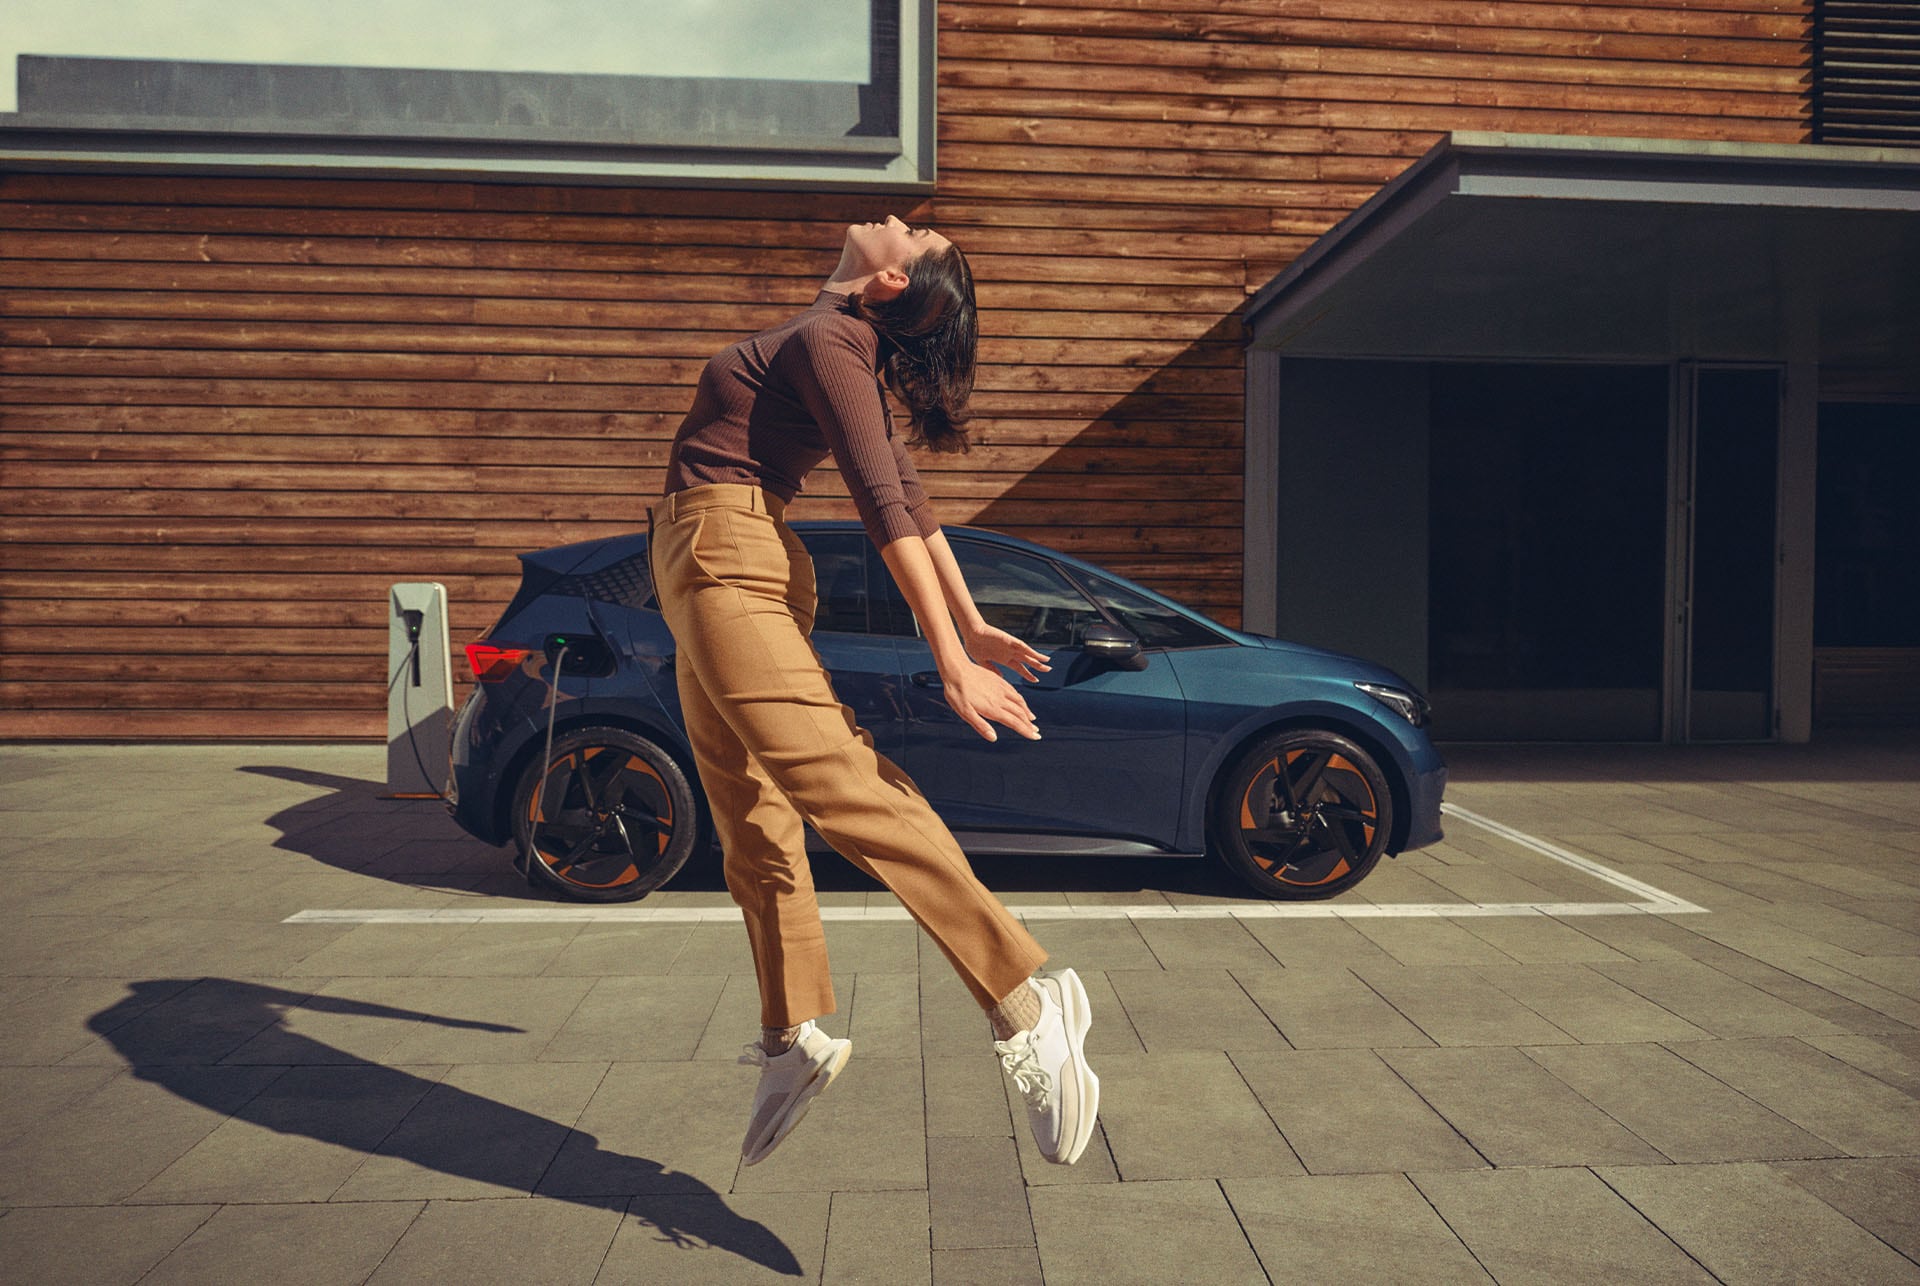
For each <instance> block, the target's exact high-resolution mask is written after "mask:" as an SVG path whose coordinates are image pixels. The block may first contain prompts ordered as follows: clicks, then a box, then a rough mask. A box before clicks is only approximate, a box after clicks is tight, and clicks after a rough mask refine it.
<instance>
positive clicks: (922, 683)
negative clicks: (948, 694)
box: [913, 670, 946, 688]
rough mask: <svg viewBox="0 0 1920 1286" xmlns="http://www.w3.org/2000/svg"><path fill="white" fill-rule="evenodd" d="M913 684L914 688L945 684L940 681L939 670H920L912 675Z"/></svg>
mask: <svg viewBox="0 0 1920 1286" xmlns="http://www.w3.org/2000/svg"><path fill="white" fill-rule="evenodd" d="M913 686H914V687H916V688H938V687H944V686H946V685H944V684H943V683H941V682H940V671H938V670H922V671H920V672H919V673H918V674H916V675H914V676H913Z"/></svg>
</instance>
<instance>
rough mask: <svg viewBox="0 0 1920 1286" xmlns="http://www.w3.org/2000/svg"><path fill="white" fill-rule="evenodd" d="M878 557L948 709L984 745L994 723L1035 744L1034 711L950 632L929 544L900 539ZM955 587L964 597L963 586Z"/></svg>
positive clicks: (882, 548) (969, 603)
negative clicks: (928, 655)
mask: <svg viewBox="0 0 1920 1286" xmlns="http://www.w3.org/2000/svg"><path fill="white" fill-rule="evenodd" d="M936 539H939V540H940V542H941V545H942V546H943V547H944V545H945V543H946V541H945V538H944V537H938V536H937V537H936ZM880 557H881V559H882V560H883V561H885V563H886V564H887V570H888V571H889V572H891V573H893V579H894V583H895V584H897V585H899V586H900V592H901V594H903V595H904V596H905V597H906V600H907V606H909V607H911V608H912V609H913V614H914V617H915V618H916V619H918V620H919V622H920V632H921V633H922V634H924V635H925V636H926V640H927V646H928V647H930V648H932V649H933V663H934V665H935V666H936V667H937V668H938V669H939V671H940V682H941V684H942V686H943V687H944V688H945V690H946V698H947V704H948V705H950V706H952V707H953V711H954V713H955V714H957V715H959V716H960V717H961V718H962V719H964V720H965V721H966V722H967V725H968V726H969V727H971V728H972V729H973V730H974V731H975V732H977V733H979V734H980V735H981V736H983V737H985V738H986V739H987V740H988V741H995V740H998V738H997V737H996V736H995V734H994V731H993V726H992V725H993V724H994V723H999V724H1004V725H1006V726H1007V727H1009V728H1012V729H1013V730H1014V731H1015V732H1017V733H1019V734H1020V735H1021V736H1023V737H1025V738H1027V740H1029V741H1038V740H1040V729H1039V728H1038V727H1037V726H1036V725H1035V723H1034V718H1033V711H1032V710H1030V709H1028V708H1027V702H1026V699H1025V698H1024V697H1022V696H1021V695H1020V694H1019V693H1018V692H1016V691H1015V690H1014V687H1013V685H1012V684H1011V683H1008V682H1007V681H1006V680H1005V679H1004V678H1002V677H1001V676H1000V672H999V671H998V670H996V669H994V668H993V667H992V666H988V665H979V664H976V663H975V662H974V660H973V658H972V657H970V656H968V655H967V649H966V648H965V647H964V646H963V645H962V644H961V642H960V636H959V635H958V634H957V633H955V631H954V628H953V618H952V617H951V616H950V615H948V603H947V599H946V597H945V595H944V592H943V591H944V589H945V586H944V584H943V578H942V575H941V573H940V572H939V571H938V570H937V569H936V567H935V563H934V558H933V555H932V553H931V552H930V547H929V542H928V541H926V540H924V539H922V538H921V537H919V536H902V537H900V538H899V539H898V540H890V541H888V542H887V543H886V544H884V545H882V546H880ZM946 558H947V560H948V561H951V560H952V558H953V553H952V551H951V550H948V551H947V553H946ZM953 572H954V575H955V576H956V577H957V576H958V575H959V567H958V565H955V567H954V569H953ZM960 584H961V593H962V594H963V595H964V594H965V591H966V583H965V582H964V581H962V582H961V583H960ZM966 602H967V606H968V607H969V608H972V609H973V615H974V616H975V617H978V616H979V614H980V613H979V609H978V608H974V607H973V600H972V599H971V598H967V600H966ZM982 624H983V625H984V624H985V623H984V622H982ZM988 628H989V629H990V628H991V627H988ZM1016 641H1017V640H1016ZM1022 646H1024V645H1022ZM989 720H991V721H992V722H991V723H990V722H989Z"/></svg>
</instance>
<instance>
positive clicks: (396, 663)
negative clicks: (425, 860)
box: [385, 581, 453, 799]
mask: <svg viewBox="0 0 1920 1286" xmlns="http://www.w3.org/2000/svg"><path fill="white" fill-rule="evenodd" d="M452 656H453V652H452V648H451V647H450V646H449V644H448V640H447V587H446V586H444V585H442V584H440V583H439V582H438V581H403V582H401V583H399V584H397V585H395V586H393V588H392V589H391V590H389V591H388V593H387V792H386V796H385V797H386V798H389V799H438V798H440V797H441V796H442V795H443V794H444V792H445V789H446V776H447V740H448V738H449V737H450V736H451V735H452V732H453V661H452Z"/></svg>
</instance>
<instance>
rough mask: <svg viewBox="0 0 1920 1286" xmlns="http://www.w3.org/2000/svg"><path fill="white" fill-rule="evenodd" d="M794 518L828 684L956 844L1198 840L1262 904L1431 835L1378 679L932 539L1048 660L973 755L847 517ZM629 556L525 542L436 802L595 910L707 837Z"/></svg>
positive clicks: (925, 653) (1320, 888) (1420, 786)
mask: <svg viewBox="0 0 1920 1286" xmlns="http://www.w3.org/2000/svg"><path fill="white" fill-rule="evenodd" d="M794 530H795V532H796V533H797V534H798V535H799V536H800V539H801V540H802V541H804V542H805V543H806V545H807V548H808V549H809V551H810V552H811V553H812V556H813V562H814V568H815V572H816V584H817V590H818V600H819V608H818V612H817V615H816V618H815V622H814V631H813V642H814V645H815V647H816V648H817V649H818V650H819V652H820V655H821V657H822V658H823V659H824V660H825V662H826V664H827V667H828V669H829V670H830V671H831V673H832V676H833V684H834V688H835V690H836V691H837V692H838V693H839V696H840V699H841V700H842V701H843V702H845V703H846V704H847V705H848V706H850V707H852V709H853V711H854V713H855V714H856V716H857V717H858V719H859V721H860V725H861V726H862V727H864V728H866V729H867V730H868V731H870V732H871V733H872V734H873V738H874V743H875V746H876V748H877V749H878V750H879V751H880V752H881V753H882V754H885V755H886V756H888V757H889V758H890V759H892V760H894V761H895V762H896V763H898V764H900V765H901V766H902V767H903V768H905V769H906V770H907V772H908V773H909V774H910V775H911V776H912V777H913V779H914V782H915V783H916V784H917V785H918V786H919V787H920V788H921V790H922V791H924V792H925V793H926V795H927V798H928V800H929V801H930V802H931V803H932V804H933V806H934V808H935V809H936V810H937V811H938V812H939V813H940V815H941V817H942V818H944V819H945V821H946V823H947V825H948V827H949V828H951V829H952V831H953V832H954V834H955V836H956V837H957V838H958V839H959V841H960V843H961V845H962V846H963V847H964V848H965V849H966V850H967V851H968V852H970V853H976V854H977V853H987V852H993V853H1016V854H1035V855H1044V854H1094V855H1098V854H1128V855H1139V854H1166V855H1169V856H1175V855H1182V856H1186V855H1198V854H1202V853H1206V852H1212V853H1214V854H1215V855H1217V856H1218V857H1219V858H1220V860H1222V861H1223V862H1225V863H1226V865H1227V866H1228V867H1229V868H1230V869H1231V870H1233V871H1234V872H1236V873H1237V874H1238V875H1239V876H1240V877H1241V878H1243V879H1244V880H1245V881H1246V882H1247V883H1248V884H1249V885H1251V886H1252V887H1253V888H1254V889H1256V890H1258V891H1259V892H1260V893H1262V894H1264V895H1266V896H1269V897H1276V898H1317V897H1328V896H1331V895H1332V894H1335V893H1338V892H1340V891H1341V890H1343V889H1347V888H1351V887H1352V886H1353V885H1354V884H1356V883H1357V882H1359V881H1360V880H1361V879H1363V878H1364V877H1365V876H1366V874H1367V872H1369V871H1370V870H1372V869H1373V867H1374V865H1375V864H1376V863H1377V862H1378V861H1379V859H1380V856H1381V854H1382V853H1387V854H1396V853H1401V852H1404V851H1406V850H1408V849H1414V848H1419V847H1421V846H1423V845H1427V844H1432V843H1434V842H1435V841H1437V840H1438V839H1440V797H1441V793H1442V791H1443V789H1444V788H1445V785H1446V778H1447V771H1446V768H1445V766H1444V765H1443V763H1442V762H1441V758H1440V755H1439V754H1438V753H1437V752H1436V751H1435V750H1434V748H1433V744H1432V742H1431V741H1429V740H1428V738H1427V734H1426V732H1425V728H1426V724H1427V717H1428V707H1427V702H1426V700H1425V698H1424V697H1423V696H1422V695H1421V694H1420V693H1419V692H1417V691H1415V690H1414V689H1413V687H1412V686H1411V685H1410V684H1408V683H1407V682H1406V681H1405V680H1403V679H1401V678H1400V677H1399V676H1398V675H1396V674H1394V673H1393V672H1392V671H1391V670H1387V669H1384V668H1382V667H1381V666H1378V665H1374V664H1371V663H1369V662H1367V661H1362V660H1358V659H1356V658H1354V657H1349V656H1341V655H1338V654H1336V653H1332V652H1326V651H1322V650H1320V649H1317V648H1311V647H1304V646H1301V645H1299V644H1294V643H1287V642H1284V641H1282V640H1280V639H1273V638H1265V637H1262V636H1260V635H1256V634H1247V633H1244V632H1242V631H1239V630H1234V629H1229V628H1228V627H1226V626H1224V625H1221V624H1219V623H1217V622H1215V621H1212V620H1210V619H1208V618H1207V617H1205V616H1203V615H1201V614H1200V613H1198V612H1195V611H1193V610H1192V609H1190V608H1186V607H1183V606H1181V605H1180V604H1179V603H1176V602H1174V601H1173V600H1171V599H1168V598H1166V597H1164V596H1162V595H1159V594H1156V593H1153V592H1152V591H1150V590H1147V589H1144V588H1142V587H1140V586H1138V585H1135V584H1132V583H1131V582H1129V581H1126V580H1124V579H1122V578H1121V577H1119V576H1115V575H1113V574H1112V573H1110V572H1107V571H1103V570H1101V569H1100V568H1099V567H1097V566H1094V565H1093V564H1091V563H1088V562H1086V561H1084V560H1082V559H1078V558H1074V557H1072V556H1070V555H1067V554H1063V553H1060V552H1059V551H1057V550H1053V549H1048V548H1046V547H1044V546H1041V545H1036V544H1033V543H1030V542H1028V541H1024V540H1019V539H1016V538H1014V537H1011V536H1006V535H1002V534H1000V533H997V532H992V531H985V530H981V529H978V528H970V527H949V528H946V529H945V531H946V535H947V538H948V540H949V542H950V543H951V545H952V547H953V550H954V554H955V556H956V558H957V559H958V561H959V563H960V566H961V569H962V571H963V572H964V573H965V575H966V579H967V585H968V587H969V588H970V589H971V590H972V592H973V595H974V599H975V601H976V602H977V603H978V604H979V605H980V610H981V612H982V614H983V615H985V617H986V618H987V619H988V620H989V621H990V622H992V623H993V624H995V625H998V626H999V627H1001V628H1002V629H1005V630H1007V631H1008V632H1010V633H1012V634H1015V635H1017V636H1019V637H1020V638H1023V639H1025V640H1027V641H1028V642H1029V643H1032V644H1033V645H1034V646H1035V647H1037V648H1039V649H1040V650H1041V651H1042V652H1046V653H1048V654H1049V657H1048V659H1049V663H1050V664H1051V666H1052V669H1051V670H1050V671H1049V672H1048V673H1047V674H1045V675H1044V676H1043V677H1042V679H1041V681H1040V682H1039V683H1037V684H1032V683H1027V682H1025V681H1024V680H1020V679H1017V678H1016V679H1015V680H1014V682H1015V683H1016V685H1017V686H1018V687H1019V689H1020V691H1021V692H1022V694H1023V695H1024V696H1025V697H1026V699H1027V703H1028V704H1029V705H1030V706H1031V707H1032V708H1033V712H1034V714H1035V716H1036V717H1037V719H1038V720H1039V724H1040V728H1041V729H1042V731H1043V733H1044V738H1043V740H1040V741H1027V740H1025V739H1023V738H1020V737H1016V736H1012V735H1003V736H1001V737H1000V739H999V740H998V741H996V742H991V743H990V742H987V741H985V740H983V739H982V738H981V737H980V736H979V735H978V734H977V733H975V732H974V731H973V730H972V729H971V728H969V727H968V726H967V725H966V724H965V723H963V722H962V721H961V720H960V718H959V716H958V715H956V714H954V713H953V711H952V710H951V709H950V708H949V707H948V706H947V703H946V701H945V700H944V699H943V697H942V694H941V689H940V676H939V674H938V672H937V671H936V670H935V668H934V664H933V657H932V653H931V651H930V650H929V649H928V647H927V645H926V644H925V643H924V642H923V641H922V640H921V639H920V637H919V635H918V628H917V626H916V623H915V621H914V617H913V613H912V611H911V610H910V609H909V608H908V606H907V603H906V600H905V599H904V598H903V597H902V596H901V595H900V593H899V590H898V588H897V587H896V586H895V585H894V583H893V578H892V576H890V575H889V574H888V572H887V569H886V564H885V563H884V562H883V561H882V560H881V558H880V556H879V552H878V551H877V550H875V549H874V547H873V544H872V542H871V541H870V540H868V539H867V536H866V533H865V532H864V531H863V530H862V529H861V527H860V525H859V524H858V523H855V522H850V521H846V522H800V523H795V524H794ZM646 546H647V537H646V535H645V533H634V534H631V535H623V536H616V537H612V538H609V539H604V540H595V541H590V542H586V543H583V544H577V545H566V546H562V547H560V548H556V549H548V550H543V551H541V552H538V553H532V554H523V555H521V563H522V565H523V575H522V580H521V584H520V589H519V592H518V593H517V594H516V595H515V596H514V598H513V601H512V602H511V603H509V604H508V605H507V609H506V611H505V612H504V613H503V614H502V616H501V617H500V620H499V623H498V624H496V625H495V626H494V627H493V628H492V629H491V630H489V631H488V632H487V634H486V637H485V638H483V639H480V640H478V641H476V642H473V643H470V644H468V645H467V657H468V660H469V663H470V664H471V666H472V668H473V672H474V678H475V680H476V683H475V686H474V688H473V693H472V695H471V696H470V697H469V698H468V700H467V703H466V705H465V706H464V707H463V708H462V710H461V711H460V715H459V718H458V720H457V722H456V723H455V726H454V731H453V744H452V748H451V759H452V774H451V780H450V782H449V783H448V790H447V796H448V806H449V807H450V808H451V809H452V812H453V816H454V818H455V819H456V820H457V821H458V822H459V824H460V825H461V826H462V827H464V828H465V829H466V830H468V831H470V832H471V833H473V834H474V835H477V836H479V837H480V838H481V839H483V840H486V841H487V842H489V843H493V844H512V845H514V846H516V848H517V849H518V851H519V855H520V856H519V861H520V862H521V863H522V864H523V869H524V870H526V871H527V874H528V878H529V879H530V880H538V881H542V882H544V883H547V884H549V885H551V886H553V887H554V888H557V889H559V890H561V891H562V892H564V893H566V894H569V895H571V896H573V897H577V898H582V899H588V900H594V901H616V900H622V899H629V898H637V897H641V896H643V895H645V894H646V893H648V892H650V891H652V890H653V889H656V888H658V887H660V886H661V885H662V884H664V883H666V881H667V880H668V879H670V878H671V877H672V876H673V874H674V872H675V871H677V870H679V869H680V866H681V864H682V863H684V862H685V861H686V860H687V858H688V857H689V856H691V855H692V854H693V853H695V852H697V851H700V850H701V849H702V847H703V846H705V845H707V844H709V843H711V842H712V840H711V837H712V834H713V825H712V821H711V819H710V817H709V816H708V814H707V807H706V801H705V798H704V796H703V794H702V792H701V789H700V783H699V780H698V777H697V776H696V774H695V770H694V760H693V754H692V752H691V750H690V749H689V748H688V745H687V738H686V733H685V731H684V729H683V728H682V726H681V722H680V703H679V697H678V695H677V692H676V687H675V682H674V673H673V667H674V645H673V636H672V635H671V634H670V633H669V632H668V630H667V627H666V622H665V621H664V620H663V619H662V618H661V616H660V613H659V612H658V611H657V610H656V608H655V605H654V598H653V584H652V578H651V576H650V574H649V572H648V566H647V548H646ZM556 675H557V679H556ZM556 688H557V692H556ZM809 840H810V842H811V843H818V840H817V838H815V837H813V836H811V833H810V834H809Z"/></svg>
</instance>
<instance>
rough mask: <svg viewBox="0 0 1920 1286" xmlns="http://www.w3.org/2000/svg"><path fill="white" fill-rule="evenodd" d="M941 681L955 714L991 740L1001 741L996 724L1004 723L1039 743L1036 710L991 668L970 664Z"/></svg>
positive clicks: (946, 674)
mask: <svg viewBox="0 0 1920 1286" xmlns="http://www.w3.org/2000/svg"><path fill="white" fill-rule="evenodd" d="M1017 641H1018V640H1016V642H1017ZM1022 646H1024V644H1023V645H1022ZM1041 668H1042V669H1045V668H1046V667H1045V666H1042V667H1041ZM940 682H941V685H942V687H944V689H945V690H946V696H947V704H948V705H950V706H952V707H953V712H954V713H955V714H957V715H959V716H960V717H961V718H962V719H964V720H966V722H967V726H968V727H970V728H972V729H973V730H974V731H975V732H977V733H979V734H980V735H981V736H983V737H985V738H986V739H987V740H988V741H998V740H999V737H998V736H996V735H995V733H994V731H993V724H994V723H999V724H1005V725H1006V726H1007V727H1009V728H1012V729H1013V730H1014V731H1015V732H1017V733H1019V734H1020V735H1021V736H1023V737H1025V738H1026V739H1027V740H1028V741H1038V740H1040V728H1039V726H1038V725H1037V724H1036V723H1035V722H1034V718H1033V711H1032V710H1030V709H1028V708H1027V701H1026V698H1025V697H1023V696H1021V695H1020V694H1019V693H1018V692H1017V691H1015V690H1014V686H1013V685H1012V684H1011V683H1008V682H1007V681H1006V680H1005V679H1003V678H1001V677H1000V671H998V670H996V669H994V668H993V667H992V666H987V665H979V664H976V663H975V662H973V661H967V662H964V663H962V664H960V665H957V666H954V667H952V668H951V670H943V671H942V672H941V674H940ZM988 720H992V723H989V722H988Z"/></svg>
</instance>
